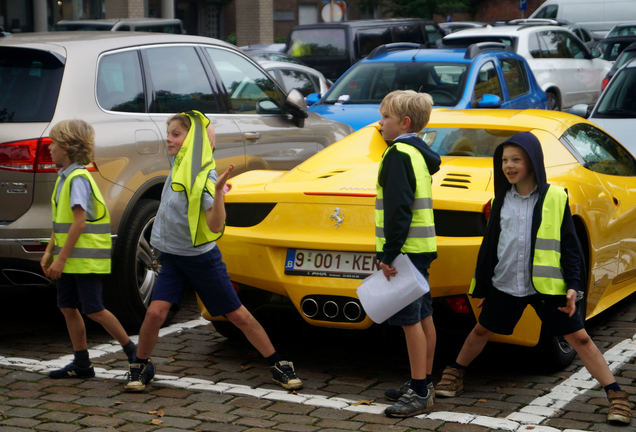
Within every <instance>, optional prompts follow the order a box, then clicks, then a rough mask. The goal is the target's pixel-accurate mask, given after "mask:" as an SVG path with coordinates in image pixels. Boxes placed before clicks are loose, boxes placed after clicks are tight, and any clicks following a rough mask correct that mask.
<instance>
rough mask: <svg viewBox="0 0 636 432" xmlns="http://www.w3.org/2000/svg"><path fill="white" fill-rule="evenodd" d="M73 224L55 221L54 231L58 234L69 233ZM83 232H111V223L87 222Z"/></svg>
mask: <svg viewBox="0 0 636 432" xmlns="http://www.w3.org/2000/svg"><path fill="white" fill-rule="evenodd" d="M71 225H72V224H70V223H62V222H55V223H54V224H53V231H54V232H56V233H58V234H67V233H68V230H70V229H71ZM82 234H110V224H86V226H85V227H84V230H83V231H82Z"/></svg>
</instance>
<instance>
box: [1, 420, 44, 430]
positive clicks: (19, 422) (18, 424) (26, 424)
mask: <svg viewBox="0 0 636 432" xmlns="http://www.w3.org/2000/svg"><path fill="white" fill-rule="evenodd" d="M39 423H42V421H40V420H36V419H33V418H24V417H10V418H7V419H2V420H0V425H3V426H15V427H25V428H30V427H33V426H35V425H37V424H39Z"/></svg>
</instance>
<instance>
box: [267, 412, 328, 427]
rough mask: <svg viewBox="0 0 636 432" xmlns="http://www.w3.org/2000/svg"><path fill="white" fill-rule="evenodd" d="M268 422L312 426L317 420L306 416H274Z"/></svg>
mask: <svg viewBox="0 0 636 432" xmlns="http://www.w3.org/2000/svg"><path fill="white" fill-rule="evenodd" d="M270 420H272V421H275V422H283V423H297V424H309V425H311V424H314V423H316V421H317V420H318V419H315V418H313V417H310V416H306V415H297V414H276V415H275V416H273V417H272V418H271V419H270Z"/></svg>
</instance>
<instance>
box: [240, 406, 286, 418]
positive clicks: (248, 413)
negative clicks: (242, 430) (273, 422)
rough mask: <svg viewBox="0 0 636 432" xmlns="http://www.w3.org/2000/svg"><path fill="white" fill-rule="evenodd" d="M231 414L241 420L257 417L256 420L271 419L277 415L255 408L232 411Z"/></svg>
mask: <svg viewBox="0 0 636 432" xmlns="http://www.w3.org/2000/svg"><path fill="white" fill-rule="evenodd" d="M229 414H233V415H235V416H237V417H239V418H243V417H255V418H271V417H273V416H274V415H275V413H273V412H271V411H266V410H260V409H254V408H237V409H235V410H233V411H230V412H229Z"/></svg>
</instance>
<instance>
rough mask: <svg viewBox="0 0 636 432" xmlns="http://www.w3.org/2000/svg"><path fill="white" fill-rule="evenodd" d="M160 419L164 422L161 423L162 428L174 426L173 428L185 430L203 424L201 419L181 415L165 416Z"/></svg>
mask: <svg viewBox="0 0 636 432" xmlns="http://www.w3.org/2000/svg"><path fill="white" fill-rule="evenodd" d="M159 420H161V421H162V422H163V423H161V429H162V430H163V429H164V428H167V427H173V428H177V429H184V430H192V429H194V428H195V427H197V426H198V425H200V424H201V421H200V420H197V419H189V418H181V417H170V416H164V417H161V418H159Z"/></svg>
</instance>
